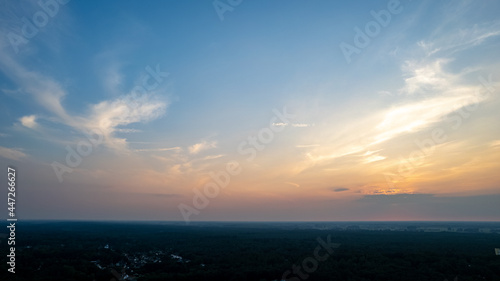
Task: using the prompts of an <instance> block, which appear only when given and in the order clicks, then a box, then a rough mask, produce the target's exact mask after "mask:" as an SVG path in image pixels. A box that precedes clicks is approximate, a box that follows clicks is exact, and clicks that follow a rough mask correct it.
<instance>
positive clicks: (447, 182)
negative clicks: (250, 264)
mask: <svg viewBox="0 0 500 281" xmlns="http://www.w3.org/2000/svg"><path fill="white" fill-rule="evenodd" d="M499 10H500V2H498V1H493V0H491V1H480V2H478V1H409V0H401V1H395V0H390V1H385V0H384V1H310V2H305V1H298V0H292V1H284V0H277V1H263V0H258V1H257V0H252V1H248V0H220V1H217V0H216V1H147V2H144V1H78V0H72V1H67V0H42V1H40V2H38V1H1V2H0V163H1V166H2V168H1V169H2V170H3V172H1V173H0V181H1V182H2V183H3V184H5V183H6V182H7V169H8V167H13V168H14V169H15V170H16V185H17V189H16V200H17V201H16V215H17V217H18V218H19V219H27V220H28V219H29V220H31V219H54V220H175V221H177V220H178V221H186V222H189V221H219V220H220V221H360V220H361V221H371V220H378V221H386V220H389V221H398V220H433V221H448V220H449V221H498V220H500V204H498V202H499V201H500V173H499V171H500V161H499V160H500V99H499V98H498V94H499V89H500V82H499V81H500V56H499V54H500V53H499V50H500V48H499V47H500V18H499V16H498V11H499ZM0 197H1V198H0V200H2V201H3V202H6V201H7V200H6V197H7V191H5V190H4V192H2V193H1V194H0ZM5 207H7V206H5ZM3 214H4V217H7V211H5V212H3Z"/></svg>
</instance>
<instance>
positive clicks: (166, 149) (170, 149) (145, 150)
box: [135, 146, 182, 152]
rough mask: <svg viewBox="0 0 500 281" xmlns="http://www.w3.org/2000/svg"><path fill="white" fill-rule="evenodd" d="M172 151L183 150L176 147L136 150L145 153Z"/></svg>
mask: <svg viewBox="0 0 500 281" xmlns="http://www.w3.org/2000/svg"><path fill="white" fill-rule="evenodd" d="M172 150H177V151H179V150H182V148H180V147H178V146H176V147H164V148H143V149H136V150H135V151H139V152H140V151H144V152H148V151H172Z"/></svg>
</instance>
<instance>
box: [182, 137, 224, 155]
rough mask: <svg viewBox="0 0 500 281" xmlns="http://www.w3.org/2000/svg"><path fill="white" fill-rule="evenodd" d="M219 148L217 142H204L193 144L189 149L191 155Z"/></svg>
mask: <svg viewBox="0 0 500 281" xmlns="http://www.w3.org/2000/svg"><path fill="white" fill-rule="evenodd" d="M216 147H217V142H216V141H205V140H204V141H202V142H200V143H196V144H193V145H192V146H190V147H189V148H188V150H189V153H191V154H198V153H200V152H201V151H204V150H207V149H211V148H216Z"/></svg>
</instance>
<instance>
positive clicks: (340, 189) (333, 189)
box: [330, 186, 349, 192]
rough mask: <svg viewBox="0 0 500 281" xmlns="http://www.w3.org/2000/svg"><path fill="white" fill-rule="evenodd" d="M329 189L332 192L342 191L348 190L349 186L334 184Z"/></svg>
mask: <svg viewBox="0 0 500 281" xmlns="http://www.w3.org/2000/svg"><path fill="white" fill-rule="evenodd" d="M330 190H331V191H333V192H342V191H347V190H349V188H345V187H339V186H334V187H330Z"/></svg>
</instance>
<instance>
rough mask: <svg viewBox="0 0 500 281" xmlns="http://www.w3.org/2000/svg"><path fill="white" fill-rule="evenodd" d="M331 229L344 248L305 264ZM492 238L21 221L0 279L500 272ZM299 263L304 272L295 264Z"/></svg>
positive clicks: (460, 276) (433, 276) (497, 240)
mask: <svg viewBox="0 0 500 281" xmlns="http://www.w3.org/2000/svg"><path fill="white" fill-rule="evenodd" d="M328 236H330V239H331V241H332V242H335V243H339V244H341V245H340V247H338V248H336V249H335V250H334V252H333V254H331V255H330V256H329V257H328V258H327V259H326V260H324V261H316V264H317V268H315V269H314V270H309V271H310V272H307V271H304V268H302V265H303V262H304V260H307V259H308V258H309V261H311V259H312V258H314V251H315V249H316V248H317V247H318V245H320V244H319V242H318V240H317V239H318V238H320V239H322V240H324V241H327V237H328ZM2 240H3V239H2ZM2 244H4V246H3V247H4V248H5V247H7V246H6V243H5V241H2ZM495 247H497V248H498V247H500V235H499V234H498V233H457V232H432V233H431V232H419V231H389V230H378V231H375V230H352V229H348V230H346V229H344V230H332V229H327V230H318V229H301V228H293V227H289V228H284V227H279V226H276V225H273V224H268V225H266V226H262V225H257V224H237V223H234V224H224V225H217V224H213V225H211V224H202V225H196V224H194V225H188V226H185V225H182V224H175V223H172V224H168V223H109V222H106V223H96V222H19V223H18V226H17V230H16V274H11V273H8V272H7V266H5V265H6V262H7V259H6V255H2V258H1V260H2V263H3V264H4V270H3V271H2V273H1V274H0V279H1V280H30V281H36V280H51V281H57V280H65V281H67V280H96V281H110V280H113V279H114V280H120V279H121V280H139V281H150V280H238V281H244V280H256V281H259V280H281V278H282V276H283V273H285V272H286V271H287V270H290V271H292V273H291V274H289V275H288V278H290V279H291V280H311V281H313V280H398V281H401V280H418V281H421V280H439V281H443V280H450V281H451V280H455V278H456V280H460V281H462V280H464V281H465V280H500V256H495V254H494V248H495ZM321 253H322V254H324V253H326V251H325V250H322V252H321ZM294 265H296V266H298V267H299V270H301V271H302V273H301V274H297V273H295V274H294V273H293V266H294ZM305 266H306V267H307V266H309V268H310V267H311V266H314V264H312V265H311V263H309V264H307V263H306V265H305ZM306 276H307V277H306Z"/></svg>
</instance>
